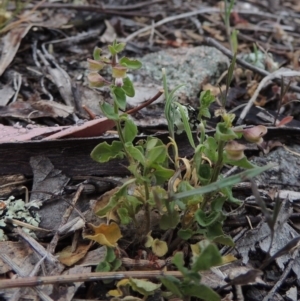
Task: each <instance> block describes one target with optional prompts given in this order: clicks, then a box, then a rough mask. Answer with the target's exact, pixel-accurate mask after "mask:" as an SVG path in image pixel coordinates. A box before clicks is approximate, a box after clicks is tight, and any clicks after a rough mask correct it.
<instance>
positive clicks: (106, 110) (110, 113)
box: [100, 102, 119, 120]
mask: <svg viewBox="0 0 300 301" xmlns="http://www.w3.org/2000/svg"><path fill="white" fill-rule="evenodd" d="M100 109H101V111H102V113H103V114H104V115H105V117H107V118H108V119H111V120H119V115H118V114H116V113H115V111H114V108H113V106H111V105H110V104H108V103H107V102H103V103H101V104H100Z"/></svg>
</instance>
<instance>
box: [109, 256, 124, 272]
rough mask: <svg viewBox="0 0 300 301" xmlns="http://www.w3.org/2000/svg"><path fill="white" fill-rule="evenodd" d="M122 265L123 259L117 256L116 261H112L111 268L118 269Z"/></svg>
mask: <svg viewBox="0 0 300 301" xmlns="http://www.w3.org/2000/svg"><path fill="white" fill-rule="evenodd" d="M121 266H122V260H121V259H119V258H117V259H116V260H114V262H112V263H111V270H112V271H116V270H118V269H119V268H120V267H121Z"/></svg>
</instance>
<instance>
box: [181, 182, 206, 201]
mask: <svg viewBox="0 0 300 301" xmlns="http://www.w3.org/2000/svg"><path fill="white" fill-rule="evenodd" d="M193 189H195V188H194V187H193V186H192V185H191V184H190V183H189V182H188V181H181V182H180V183H179V185H178V189H177V191H178V192H185V191H190V190H193ZM202 199H203V198H202V197H201V196H200V197H199V196H198V195H194V196H192V197H187V198H182V199H181V201H182V202H183V203H184V204H185V205H189V206H192V205H196V204H199V203H200V202H201V201H202Z"/></svg>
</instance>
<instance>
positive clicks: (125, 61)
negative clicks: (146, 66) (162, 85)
mask: <svg viewBox="0 0 300 301" xmlns="http://www.w3.org/2000/svg"><path fill="white" fill-rule="evenodd" d="M119 64H120V65H122V66H124V67H127V68H128V69H132V70H136V69H140V68H141V67H142V63H141V62H140V61H138V60H132V59H129V58H128V57H125V56H124V57H122V58H121V59H120V61H119Z"/></svg>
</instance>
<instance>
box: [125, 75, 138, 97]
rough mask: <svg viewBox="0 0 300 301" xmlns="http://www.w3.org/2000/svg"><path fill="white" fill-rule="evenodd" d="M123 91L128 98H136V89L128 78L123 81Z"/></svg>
mask: <svg viewBox="0 0 300 301" xmlns="http://www.w3.org/2000/svg"><path fill="white" fill-rule="evenodd" d="M122 89H123V91H124V92H125V94H126V95H127V96H128V97H134V95H135V91H134V87H133V84H132V81H131V80H130V79H129V77H128V76H127V77H125V78H124V79H123V86H122Z"/></svg>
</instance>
